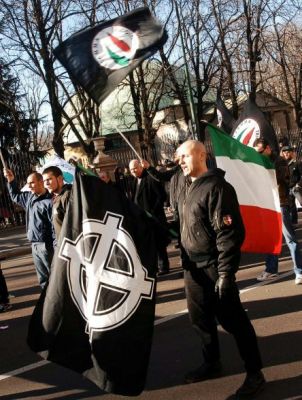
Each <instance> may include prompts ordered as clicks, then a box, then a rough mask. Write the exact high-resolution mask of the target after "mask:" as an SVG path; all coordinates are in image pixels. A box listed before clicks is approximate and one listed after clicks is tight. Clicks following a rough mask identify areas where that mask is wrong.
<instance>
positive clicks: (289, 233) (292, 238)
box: [254, 138, 302, 285]
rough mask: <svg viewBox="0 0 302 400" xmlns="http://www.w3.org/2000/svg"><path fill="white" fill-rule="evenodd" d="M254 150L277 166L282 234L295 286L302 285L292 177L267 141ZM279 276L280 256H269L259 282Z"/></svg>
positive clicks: (301, 259) (260, 141)
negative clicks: (293, 221) (290, 186)
mask: <svg viewBox="0 0 302 400" xmlns="http://www.w3.org/2000/svg"><path fill="white" fill-rule="evenodd" d="M254 149H255V150H256V151H257V152H258V153H261V154H263V155H265V156H266V157H269V158H270V159H271V161H272V162H273V163H274V165H275V169H276V178H277V184H278V192H279V198H280V206H281V216H282V234H283V236H284V239H285V241H286V244H287V246H288V249H289V251H290V255H291V258H292V261H293V264H294V272H295V284H296V285H300V284H302V256H301V252H300V248H299V243H298V240H297V237H296V234H295V231H294V228H293V225H292V222H291V217H290V200H289V182H290V175H289V169H288V165H287V162H286V161H285V160H284V159H283V158H282V157H280V156H279V155H278V156H274V154H273V152H272V149H271V147H270V145H269V144H268V142H267V140H265V139H263V138H259V139H256V140H255V142H254ZM277 275H278V256H277V255H276V254H268V255H267V256H266V259H265V270H264V271H263V272H262V274H260V275H259V276H258V277H257V280H258V281H261V282H262V281H266V280H270V279H273V278H275V277H276V276H277Z"/></svg>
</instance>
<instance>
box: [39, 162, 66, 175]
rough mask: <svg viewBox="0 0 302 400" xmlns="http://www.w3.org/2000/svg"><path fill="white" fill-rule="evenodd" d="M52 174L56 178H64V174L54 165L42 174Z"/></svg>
mask: <svg viewBox="0 0 302 400" xmlns="http://www.w3.org/2000/svg"><path fill="white" fill-rule="evenodd" d="M49 173H52V174H53V175H54V176H55V177H56V178H58V177H59V176H63V172H62V170H61V169H60V168H59V167H55V166H54V165H52V166H50V167H47V168H45V169H44V171H43V172H42V175H44V174H49Z"/></svg>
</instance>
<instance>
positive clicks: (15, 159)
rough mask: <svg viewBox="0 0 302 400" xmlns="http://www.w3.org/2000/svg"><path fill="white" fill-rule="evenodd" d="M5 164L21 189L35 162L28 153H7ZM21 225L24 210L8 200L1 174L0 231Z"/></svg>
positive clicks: (4, 180)
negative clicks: (10, 226)
mask: <svg viewBox="0 0 302 400" xmlns="http://www.w3.org/2000/svg"><path fill="white" fill-rule="evenodd" d="M6 163H7V167H8V168H9V169H11V170H12V171H13V172H14V174H15V177H16V180H17V182H18V185H19V187H20V188H22V187H23V186H24V185H25V183H26V178H27V176H28V175H29V174H30V173H31V172H32V171H34V166H35V165H36V164H37V160H36V158H34V157H33V156H32V155H31V154H30V153H22V152H12V153H7V157H6ZM23 224H25V213H24V210H23V209H22V208H21V207H20V206H18V205H17V204H15V203H13V202H12V200H11V199H10V196H9V193H8V189H7V184H6V179H5V178H4V176H3V174H2V173H1V174H0V229H5V228H6V227H7V226H9V225H23Z"/></svg>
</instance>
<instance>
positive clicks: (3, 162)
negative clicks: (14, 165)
mask: <svg viewBox="0 0 302 400" xmlns="http://www.w3.org/2000/svg"><path fill="white" fill-rule="evenodd" d="M0 158H1V162H2V165H3V168H5V169H7V165H6V162H5V160H4V157H3V154H2V149H1V148H0Z"/></svg>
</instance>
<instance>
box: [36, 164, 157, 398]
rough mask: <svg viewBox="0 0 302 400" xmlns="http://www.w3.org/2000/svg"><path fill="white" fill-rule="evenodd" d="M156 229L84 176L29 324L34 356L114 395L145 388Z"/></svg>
mask: <svg viewBox="0 0 302 400" xmlns="http://www.w3.org/2000/svg"><path fill="white" fill-rule="evenodd" d="M150 224H151V220H150V218H148V217H147V216H146V215H145V213H144V212H143V211H142V210H140V209H139V208H138V207H137V206H136V205H134V204H132V203H131V202H130V201H129V200H128V199H127V198H126V197H125V196H124V195H123V194H121V193H120V192H119V190H118V189H116V188H115V187H112V186H111V185H107V184H106V183H104V182H102V181H101V180H100V179H99V178H98V177H94V176H87V175H83V174H82V173H80V172H79V171H77V172H76V175H75V181H74V184H73V188H72V192H71V196H70V201H69V204H68V209H67V212H66V215H65V218H64V222H63V226H62V231H61V234H60V238H59V243H58V246H57V250H56V254H55V257H54V261H53V264H52V269H51V274H50V279H49V284H48V287H47V289H46V290H45V291H43V292H42V295H41V297H40V299H39V301H38V303H37V306H36V308H35V310H34V313H33V315H32V318H31V321H30V325H29V331H28V344H29V346H30V348H31V349H32V350H33V351H35V352H37V353H40V355H41V356H42V357H43V358H46V359H47V360H49V361H52V362H55V363H58V364H60V365H62V366H64V367H67V368H70V369H72V370H74V371H77V372H79V373H81V374H83V375H84V376H86V377H87V378H88V379H90V380H91V381H93V382H94V383H95V384H96V385H97V386H98V387H99V388H101V389H102V390H105V391H107V392H110V393H116V394H122V395H138V394H139V393H140V392H141V391H142V390H143V389H144V384H145V379H146V375H147V368H148V362H149V355H150V350H151V343H152V334H153V325H154V309H155V284H156V281H155V275H156V268H157V252H156V247H155V241H154V233H153V228H152V225H150Z"/></svg>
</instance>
